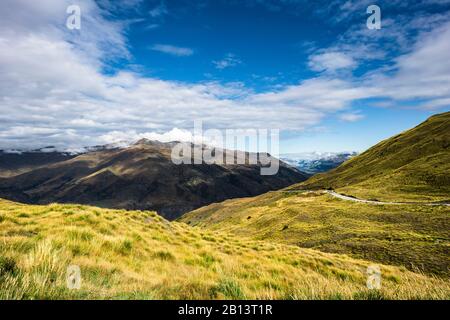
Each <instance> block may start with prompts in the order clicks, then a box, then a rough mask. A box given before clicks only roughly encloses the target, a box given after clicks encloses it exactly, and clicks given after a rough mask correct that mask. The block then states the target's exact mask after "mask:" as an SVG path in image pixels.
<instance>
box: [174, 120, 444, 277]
mask: <svg viewBox="0 0 450 320" xmlns="http://www.w3.org/2000/svg"><path fill="white" fill-rule="evenodd" d="M449 145H450V112H447V113H444V114H440V115H436V116H433V117H431V118H430V119H428V120H427V121H425V122H424V123H422V124H421V125H419V126H417V127H416V128H414V129H411V130H409V131H407V132H405V133H402V134H400V135H397V136H395V137H393V138H390V139H388V140H385V141H383V142H381V143H379V144H378V145H376V146H374V147H373V148H371V149H369V150H368V151H366V152H365V153H363V154H361V155H359V156H357V157H355V158H352V159H351V160H349V161H347V162H345V163H344V164H343V165H341V166H340V167H338V168H337V169H335V170H332V171H331V172H329V173H325V174H321V175H317V176H314V177H312V178H310V179H309V180H307V181H306V182H303V183H300V184H296V185H294V186H292V187H289V188H287V189H285V190H282V191H280V192H269V193H267V194H264V195H261V196H258V197H254V198H250V199H234V200H229V201H225V202H222V203H217V204H212V205H209V206H207V207H204V208H200V209H198V210H195V211H193V212H190V213H188V214H186V215H184V216H183V217H182V218H181V221H183V222H186V223H188V224H190V225H193V226H200V227H203V228H207V229H210V230H221V231H227V232H231V233H233V234H237V235H240V236H242V235H245V236H248V237H250V238H252V239H259V240H267V239H270V240H272V241H276V242H281V243H287V244H291V245H298V246H300V247H308V248H314V249H318V250H321V251H324V252H333V253H345V254H349V255H351V256H353V257H356V258H364V259H368V260H371V261H377V262H381V263H387V264H395V265H400V266H405V267H406V268H408V269H410V270H417V269H419V270H421V271H423V272H426V273H430V274H437V275H440V276H445V277H448V276H450V260H449V259H448V252H449V249H450V231H449V230H450V219H449V217H450V208H449V207H448V206H425V205H420V204H409V205H381V204H378V205H374V204H367V203H357V202H352V201H346V200H340V199H336V198H333V197H332V196H331V195H329V194H326V193H325V192H323V190H324V189H329V188H333V189H336V191H337V192H340V193H342V194H347V195H350V196H353V197H357V198H361V199H368V200H378V201H394V202H418V203H421V202H433V201H446V202H450V200H449V199H450V150H449Z"/></svg>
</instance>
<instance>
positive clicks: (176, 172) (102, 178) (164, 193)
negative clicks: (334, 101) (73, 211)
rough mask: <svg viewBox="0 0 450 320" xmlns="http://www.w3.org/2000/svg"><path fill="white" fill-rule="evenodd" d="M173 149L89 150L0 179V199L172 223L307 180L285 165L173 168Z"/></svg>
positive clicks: (153, 145)
mask: <svg viewBox="0 0 450 320" xmlns="http://www.w3.org/2000/svg"><path fill="white" fill-rule="evenodd" d="M171 147H172V144H170V143H167V144H164V143H159V142H151V141H146V140H143V141H140V142H139V143H137V144H135V145H132V146H130V147H128V148H125V149H111V150H100V151H94V152H88V153H85V154H82V155H79V156H77V157H75V158H72V159H69V160H67V161H62V162H58V163H55V164H51V165H48V166H45V167H40V168H38V169H36V170H32V171H29V172H26V173H24V174H21V175H18V176H14V177H10V178H4V179H0V196H2V197H4V198H7V199H11V200H17V201H21V202H26V203H39V204H46V203H52V202H60V203H81V204H92V205H97V206H101V207H109V208H125V209H140V210H141V209H142V210H143V209H145V210H147V209H148V210H150V209H151V210H156V211H158V213H160V214H161V215H163V216H164V217H166V218H169V219H173V218H177V217H179V216H180V215H181V214H183V213H185V212H187V211H190V210H193V209H195V208H198V207H201V206H203V205H207V204H210V203H212V202H218V201H223V200H226V199H230V198H236V197H247V196H254V195H258V194H261V193H264V192H267V191H270V190H275V189H280V188H283V187H286V186H288V185H291V184H294V183H296V182H299V181H303V180H305V179H306V175H305V174H303V173H301V172H299V171H298V170H296V169H294V168H292V167H289V166H287V165H284V164H282V165H281V166H280V170H279V173H278V174H277V175H274V176H261V175H260V167H259V166H258V165H206V164H202V165H175V164H174V163H173V162H172V161H171V150H172V148H171Z"/></svg>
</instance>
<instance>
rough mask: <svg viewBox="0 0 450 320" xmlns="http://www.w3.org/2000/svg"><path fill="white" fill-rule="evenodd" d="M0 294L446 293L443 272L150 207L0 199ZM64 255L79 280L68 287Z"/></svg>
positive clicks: (262, 296)
mask: <svg viewBox="0 0 450 320" xmlns="http://www.w3.org/2000/svg"><path fill="white" fill-rule="evenodd" d="M0 237H1V240H2V244H1V246H0V299H69V298H77V299H129V298H134V299H344V298H345V299H380V298H381V299H383V298H384V299H448V298H449V297H450V284H449V283H448V282H447V281H444V280H440V279H437V278H434V277H429V276H425V275H422V274H418V273H413V272H410V271H407V270H406V269H405V268H398V267H392V266H380V267H381V272H382V287H381V289H380V290H369V289H367V287H366V281H367V275H366V270H367V267H368V266H369V265H371V264H372V263H371V262H368V261H363V260H355V259H352V258H350V257H348V256H345V255H333V254H327V253H321V252H318V251H314V250H310V249H300V248H298V247H296V246H289V245H282V244H275V243H269V242H263V241H254V240H249V239H247V238H243V237H237V236H231V235H227V234H225V233H220V232H210V231H203V230H200V229H197V228H192V227H189V226H187V225H185V224H181V223H176V222H174V223H169V222H167V221H166V220H164V219H163V218H161V217H159V216H158V215H156V214H155V213H154V212H146V211H123V210H107V209H99V208H95V207H86V206H80V205H56V204H54V205H47V206H30V205H20V204H17V203H13V202H9V201H3V200H0ZM69 265H78V266H79V267H80V270H81V279H82V280H81V288H80V289H79V290H69V289H68V288H67V286H66V272H67V267H68V266H69Z"/></svg>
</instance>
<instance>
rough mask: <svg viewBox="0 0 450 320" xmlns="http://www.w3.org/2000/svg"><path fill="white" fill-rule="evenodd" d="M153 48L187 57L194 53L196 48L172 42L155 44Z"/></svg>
mask: <svg viewBox="0 0 450 320" xmlns="http://www.w3.org/2000/svg"><path fill="white" fill-rule="evenodd" d="M151 49H152V50H154V51H159V52H163V53H167V54H170V55H173V56H177V57H187V56H192V55H193V54H194V50H192V49H191V48H183V47H177V46H173V45H170V44H155V45H153V46H152V47H151Z"/></svg>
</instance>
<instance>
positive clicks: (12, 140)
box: [0, 0, 450, 153]
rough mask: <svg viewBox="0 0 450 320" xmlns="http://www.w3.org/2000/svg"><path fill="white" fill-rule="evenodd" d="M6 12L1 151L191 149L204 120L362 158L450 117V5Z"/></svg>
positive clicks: (205, 4) (164, 4)
mask: <svg viewBox="0 0 450 320" xmlns="http://www.w3.org/2000/svg"><path fill="white" fill-rule="evenodd" d="M70 4H77V5H79V6H80V8H81V29H80V30H68V29H67V28H66V27H65V21H66V19H67V16H68V15H67V13H66V8H67V6H68V5H70ZM372 4H376V5H378V6H379V7H380V8H381V26H382V27H381V29H380V30H369V29H368V28H367V26H366V20H367V18H368V17H369V16H370V14H368V13H367V12H366V9H367V7H368V6H369V5H372ZM0 6H1V7H2V8H1V9H2V10H1V11H2V13H1V14H0V15H2V16H0V18H1V19H0V20H1V22H0V27H1V28H0V30H2V31H1V32H0V40H1V41H0V52H2V53H1V54H0V66H1V68H2V71H3V72H2V75H1V76H0V82H1V83H3V84H4V85H3V86H2V87H3V89H1V91H0V94H1V97H2V101H3V105H2V107H1V108H3V111H4V112H3V115H2V116H0V123H1V127H0V148H30V147H37V146H44V145H55V146H57V147H59V148H69V149H76V148H80V147H82V146H84V145H93V144H102V143H114V142H118V141H124V140H126V141H131V140H136V139H138V138H142V137H147V138H154V139H160V140H163V141H164V140H171V139H181V138H180V137H183V136H185V135H186V132H187V131H189V130H190V129H191V128H192V125H193V122H194V120H203V121H204V123H205V126H206V127H207V128H218V129H226V128H244V129H254V128H269V129H270V128H278V129H280V130H281V138H282V139H281V143H280V145H281V150H280V151H281V153H295V152H309V151H335V152H336V151H363V150H365V149H367V148H368V147H370V146H372V145H373V144H375V143H377V142H379V141H380V140H382V139H385V138H388V137H390V136H392V135H394V134H397V133H399V132H401V131H403V130H405V129H408V128H411V127H413V126H415V125H417V124H419V123H420V122H422V121H423V120H425V119H426V118H427V117H429V116H430V115H432V114H435V113H440V112H444V111H448V110H449V106H450V63H449V62H448V60H450V59H449V53H448V52H450V51H449V50H450V44H449V41H448V39H449V37H448V36H449V35H450V1H448V0H423V1H414V2H410V3H408V2H407V1H398V0H393V1H367V0H347V1H345V0H344V1H336V0H335V1H304V0H279V1H276V0H244V1H225V0H214V1H212V0H211V1H207V0H201V1H187V0H173V1H170V0H163V1H161V0H157V1H153V0H149V1H143V0H125V1H108V0H99V1H93V0H83V1H55V0H45V1H42V2H40V3H39V4H31V3H30V2H27V1H12V0H11V1H9V0H7V1H5V2H2V4H1V5H0ZM6 7H8V10H6ZM2 46H4V48H2Z"/></svg>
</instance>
